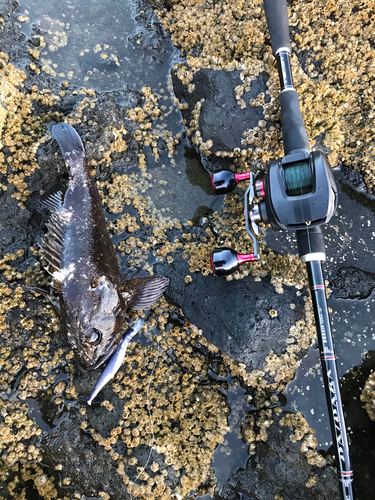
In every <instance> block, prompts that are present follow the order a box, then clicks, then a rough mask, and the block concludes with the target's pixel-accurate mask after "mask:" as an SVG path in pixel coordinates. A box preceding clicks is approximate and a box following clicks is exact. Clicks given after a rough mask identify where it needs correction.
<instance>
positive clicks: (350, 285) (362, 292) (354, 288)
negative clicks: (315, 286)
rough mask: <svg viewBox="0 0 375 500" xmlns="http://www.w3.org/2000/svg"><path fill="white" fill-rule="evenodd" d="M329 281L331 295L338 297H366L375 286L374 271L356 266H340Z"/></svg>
mask: <svg viewBox="0 0 375 500" xmlns="http://www.w3.org/2000/svg"><path fill="white" fill-rule="evenodd" d="M336 274H337V278H335V279H333V280H332V282H331V287H332V291H333V296H334V297H335V298H340V299H367V297H369V296H370V295H371V293H372V291H373V290H374V288H375V273H368V272H365V271H362V270H361V269H357V268H356V267H341V268H340V269H339V270H338V271H337V273H336Z"/></svg>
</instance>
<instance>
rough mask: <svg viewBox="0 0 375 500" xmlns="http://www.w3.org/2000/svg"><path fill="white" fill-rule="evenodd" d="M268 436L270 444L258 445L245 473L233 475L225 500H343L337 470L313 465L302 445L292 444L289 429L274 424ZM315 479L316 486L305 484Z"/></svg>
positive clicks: (222, 493)
mask: <svg viewBox="0 0 375 500" xmlns="http://www.w3.org/2000/svg"><path fill="white" fill-rule="evenodd" d="M275 420H279V419H275ZM267 433H268V439H267V441H265V442H260V443H258V444H257V451H256V454H255V455H254V456H252V457H251V458H249V460H248V462H247V465H246V469H242V470H239V471H238V472H237V473H236V474H234V475H233V477H232V478H231V479H230V481H229V484H228V485H227V486H225V487H224V488H223V490H222V491H221V495H222V498H223V499H225V500H237V499H238V498H241V499H243V500H245V499H247V498H249V499H251V500H274V499H275V498H276V497H275V495H276V494H277V493H278V494H279V495H280V496H281V497H282V498H283V499H284V500H296V499H303V500H339V499H340V494H339V489H338V479H337V475H336V472H335V470H334V469H333V468H332V467H330V466H326V467H322V468H319V467H316V466H312V465H310V464H309V463H308V461H307V458H306V455H304V454H303V453H302V451H301V442H300V441H297V442H295V443H292V442H291V441H290V434H291V430H290V429H289V428H288V427H282V426H280V425H277V424H275V423H274V424H272V425H271V426H270V427H269V428H268V431H267ZM314 476H316V477H317V482H316V483H315V484H314V486H313V487H312V488H308V487H307V486H306V483H307V481H308V480H309V479H310V478H311V477H314ZM239 492H240V495H242V496H240V497H239V496H238V494H239Z"/></svg>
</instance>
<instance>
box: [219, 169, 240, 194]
mask: <svg viewBox="0 0 375 500" xmlns="http://www.w3.org/2000/svg"><path fill="white" fill-rule="evenodd" d="M246 179H250V172H246V173H244V174H234V173H233V172H231V171H230V170H218V171H217V172H213V173H212V174H211V184H212V187H213V190H214V191H215V193H216V194H227V193H230V192H231V191H233V190H234V188H235V187H236V186H237V183H238V182H241V181H244V180H246Z"/></svg>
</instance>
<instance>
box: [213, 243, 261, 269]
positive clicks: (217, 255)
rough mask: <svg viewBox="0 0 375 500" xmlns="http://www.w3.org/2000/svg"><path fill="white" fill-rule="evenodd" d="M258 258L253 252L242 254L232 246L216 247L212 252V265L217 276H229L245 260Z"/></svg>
mask: <svg viewBox="0 0 375 500" xmlns="http://www.w3.org/2000/svg"><path fill="white" fill-rule="evenodd" d="M254 260H256V259H255V256H254V254H253V253H248V254H240V253H238V252H236V251H235V250H233V249H232V248H227V247H224V248H215V249H214V250H212V252H211V267H212V270H213V272H214V273H215V274H216V276H229V275H230V274H232V273H234V271H237V269H238V268H239V267H240V265H241V264H243V263H244V262H252V261H254Z"/></svg>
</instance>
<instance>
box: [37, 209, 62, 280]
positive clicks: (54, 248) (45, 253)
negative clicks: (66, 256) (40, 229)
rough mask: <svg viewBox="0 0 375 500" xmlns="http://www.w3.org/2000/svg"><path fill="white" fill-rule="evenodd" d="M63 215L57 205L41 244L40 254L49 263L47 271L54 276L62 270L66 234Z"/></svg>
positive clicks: (46, 267)
mask: <svg viewBox="0 0 375 500" xmlns="http://www.w3.org/2000/svg"><path fill="white" fill-rule="evenodd" d="M61 213H62V212H61V209H58V208H57V205H55V208H54V209H53V211H52V215H51V218H50V221H49V222H48V223H47V224H46V225H47V228H48V231H47V233H46V235H45V236H44V238H43V240H42V242H41V244H40V254H41V256H42V257H43V258H44V259H45V260H46V261H47V263H48V266H45V269H46V271H48V272H49V273H50V274H52V275H53V273H54V272H58V271H60V270H61V262H62V251H63V246H64V232H65V231H64V225H65V223H64V220H63V218H62V217H61Z"/></svg>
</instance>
